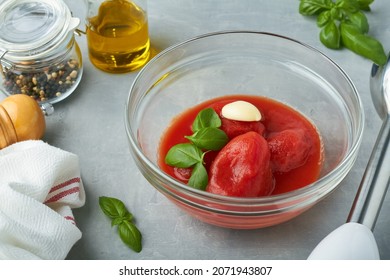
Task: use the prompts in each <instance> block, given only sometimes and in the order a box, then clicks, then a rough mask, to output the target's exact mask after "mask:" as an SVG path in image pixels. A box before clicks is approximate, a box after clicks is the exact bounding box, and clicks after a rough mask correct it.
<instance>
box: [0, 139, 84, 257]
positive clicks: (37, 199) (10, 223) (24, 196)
mask: <svg viewBox="0 0 390 280" xmlns="http://www.w3.org/2000/svg"><path fill="white" fill-rule="evenodd" d="M84 202H85V192H84V188H83V184H82V180H81V177H80V168H79V161H78V157H77V156H76V155H74V154H72V153H69V152H66V151H63V150H61V149H59V148H56V147H53V146H50V145H49V144H47V143H44V142H43V141H41V140H31V141H23V142H19V143H15V144H13V145H11V146H9V147H6V148H4V149H2V150H0V259H7V260H12V259H24V260H29V259H51V260H55V259H65V257H66V255H67V254H68V253H69V250H70V249H71V248H72V246H73V245H74V244H75V243H76V242H77V241H78V240H79V239H80V238H81V231H80V230H79V229H78V227H77V226H76V223H75V220H74V217H73V214H72V210H71V209H72V208H76V207H81V206H83V205H84Z"/></svg>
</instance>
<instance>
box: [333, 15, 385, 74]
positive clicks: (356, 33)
mask: <svg viewBox="0 0 390 280" xmlns="http://www.w3.org/2000/svg"><path fill="white" fill-rule="evenodd" d="M340 30H341V40H342V42H343V44H344V46H346V47H347V48H348V49H350V50H351V51H353V52H355V53H356V54H359V55H361V56H363V57H366V58H368V59H371V60H372V61H373V62H374V63H376V64H378V65H380V66H383V65H385V64H386V61H387V56H386V53H385V51H384V49H383V46H382V44H381V43H380V42H379V41H377V40H376V39H375V38H372V37H370V36H367V35H364V34H362V33H361V32H360V30H359V29H358V28H357V27H356V26H355V25H351V24H348V23H344V22H342V23H341V25H340Z"/></svg>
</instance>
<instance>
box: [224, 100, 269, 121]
mask: <svg viewBox="0 0 390 280" xmlns="http://www.w3.org/2000/svg"><path fill="white" fill-rule="evenodd" d="M221 114H222V116H223V117H224V118H227V119H229V120H234V121H244V122H253V121H260V120H261V117H262V116H261V113H260V111H259V109H257V107H256V106H255V105H253V104H252V103H249V102H246V101H241V100H239V101H234V102H232V103H229V104H226V105H225V106H223V108H222V112H221Z"/></svg>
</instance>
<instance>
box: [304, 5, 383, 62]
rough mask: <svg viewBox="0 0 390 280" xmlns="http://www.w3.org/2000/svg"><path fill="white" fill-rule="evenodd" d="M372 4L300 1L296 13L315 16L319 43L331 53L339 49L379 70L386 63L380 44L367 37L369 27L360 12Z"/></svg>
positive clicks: (366, 9)
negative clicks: (356, 55)
mask: <svg viewBox="0 0 390 280" xmlns="http://www.w3.org/2000/svg"><path fill="white" fill-rule="evenodd" d="M373 2H374V0H336V1H335V2H334V1H333V0H300V4H299V13H300V14H302V15H305V16H317V26H318V27H319V28H321V31H320V41H321V42H322V44H324V45H325V46H326V47H328V48H331V49H340V48H342V47H343V46H344V47H346V48H348V49H349V50H351V51H353V52H355V53H356V54H358V55H361V56H363V57H366V58H368V59H370V60H372V61H373V62H374V63H376V64H378V65H381V66H383V65H384V64H385V63H386V61H387V56H386V53H385V51H384V49H383V46H382V44H381V43H380V42H379V41H378V40H376V39H375V38H373V37H371V36H369V35H367V33H368V31H369V24H368V20H367V17H366V15H365V14H364V12H363V11H370V5H371V4H372V3H373Z"/></svg>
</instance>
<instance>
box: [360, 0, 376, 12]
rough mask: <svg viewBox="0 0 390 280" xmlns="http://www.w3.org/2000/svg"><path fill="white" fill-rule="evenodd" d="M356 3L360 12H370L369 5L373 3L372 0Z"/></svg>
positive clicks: (362, 0)
mask: <svg viewBox="0 0 390 280" xmlns="http://www.w3.org/2000/svg"><path fill="white" fill-rule="evenodd" d="M356 1H357V3H358V5H359V9H360V10H363V11H371V8H370V5H371V4H372V2H374V0H356Z"/></svg>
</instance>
